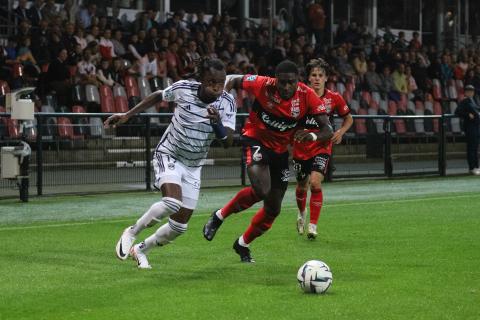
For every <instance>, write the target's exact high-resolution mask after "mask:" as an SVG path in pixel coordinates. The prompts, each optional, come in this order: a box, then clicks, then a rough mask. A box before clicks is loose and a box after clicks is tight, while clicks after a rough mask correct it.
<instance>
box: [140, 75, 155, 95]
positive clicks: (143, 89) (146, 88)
mask: <svg viewBox="0 0 480 320" xmlns="http://www.w3.org/2000/svg"><path fill="white" fill-rule="evenodd" d="M137 80H138V89H139V90H140V98H142V99H145V98H146V97H148V96H149V95H150V94H152V89H151V88H150V83H149V82H148V79H147V78H145V77H139V78H138V79H137Z"/></svg>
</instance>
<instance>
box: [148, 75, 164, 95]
mask: <svg viewBox="0 0 480 320" xmlns="http://www.w3.org/2000/svg"><path fill="white" fill-rule="evenodd" d="M163 83H164V81H163V79H162V78H159V77H153V78H152V79H150V89H152V92H153V91H157V90H161V89H164V85H163Z"/></svg>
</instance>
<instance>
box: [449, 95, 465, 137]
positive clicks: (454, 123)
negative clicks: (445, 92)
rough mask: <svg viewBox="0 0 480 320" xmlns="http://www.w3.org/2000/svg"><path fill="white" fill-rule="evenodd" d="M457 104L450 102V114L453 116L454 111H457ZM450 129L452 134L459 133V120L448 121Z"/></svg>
mask: <svg viewBox="0 0 480 320" xmlns="http://www.w3.org/2000/svg"><path fill="white" fill-rule="evenodd" d="M457 106H458V105H457V103H456V102H455V101H450V104H449V107H450V113H452V114H455V110H456V109H457ZM450 127H451V128H452V132H453V133H461V132H462V128H461V127H460V119H459V118H451V119H450Z"/></svg>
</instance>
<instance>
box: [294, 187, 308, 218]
mask: <svg viewBox="0 0 480 320" xmlns="http://www.w3.org/2000/svg"><path fill="white" fill-rule="evenodd" d="M295 196H296V198H297V207H298V211H300V212H302V213H304V212H305V207H306V206H307V192H306V191H304V190H302V189H300V188H298V187H297V189H295Z"/></svg>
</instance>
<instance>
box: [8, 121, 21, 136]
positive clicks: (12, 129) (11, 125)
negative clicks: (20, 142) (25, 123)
mask: <svg viewBox="0 0 480 320" xmlns="http://www.w3.org/2000/svg"><path fill="white" fill-rule="evenodd" d="M7 130H8V136H9V137H10V138H11V139H20V137H21V134H20V127H19V126H18V121H17V120H15V119H12V118H7Z"/></svg>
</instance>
